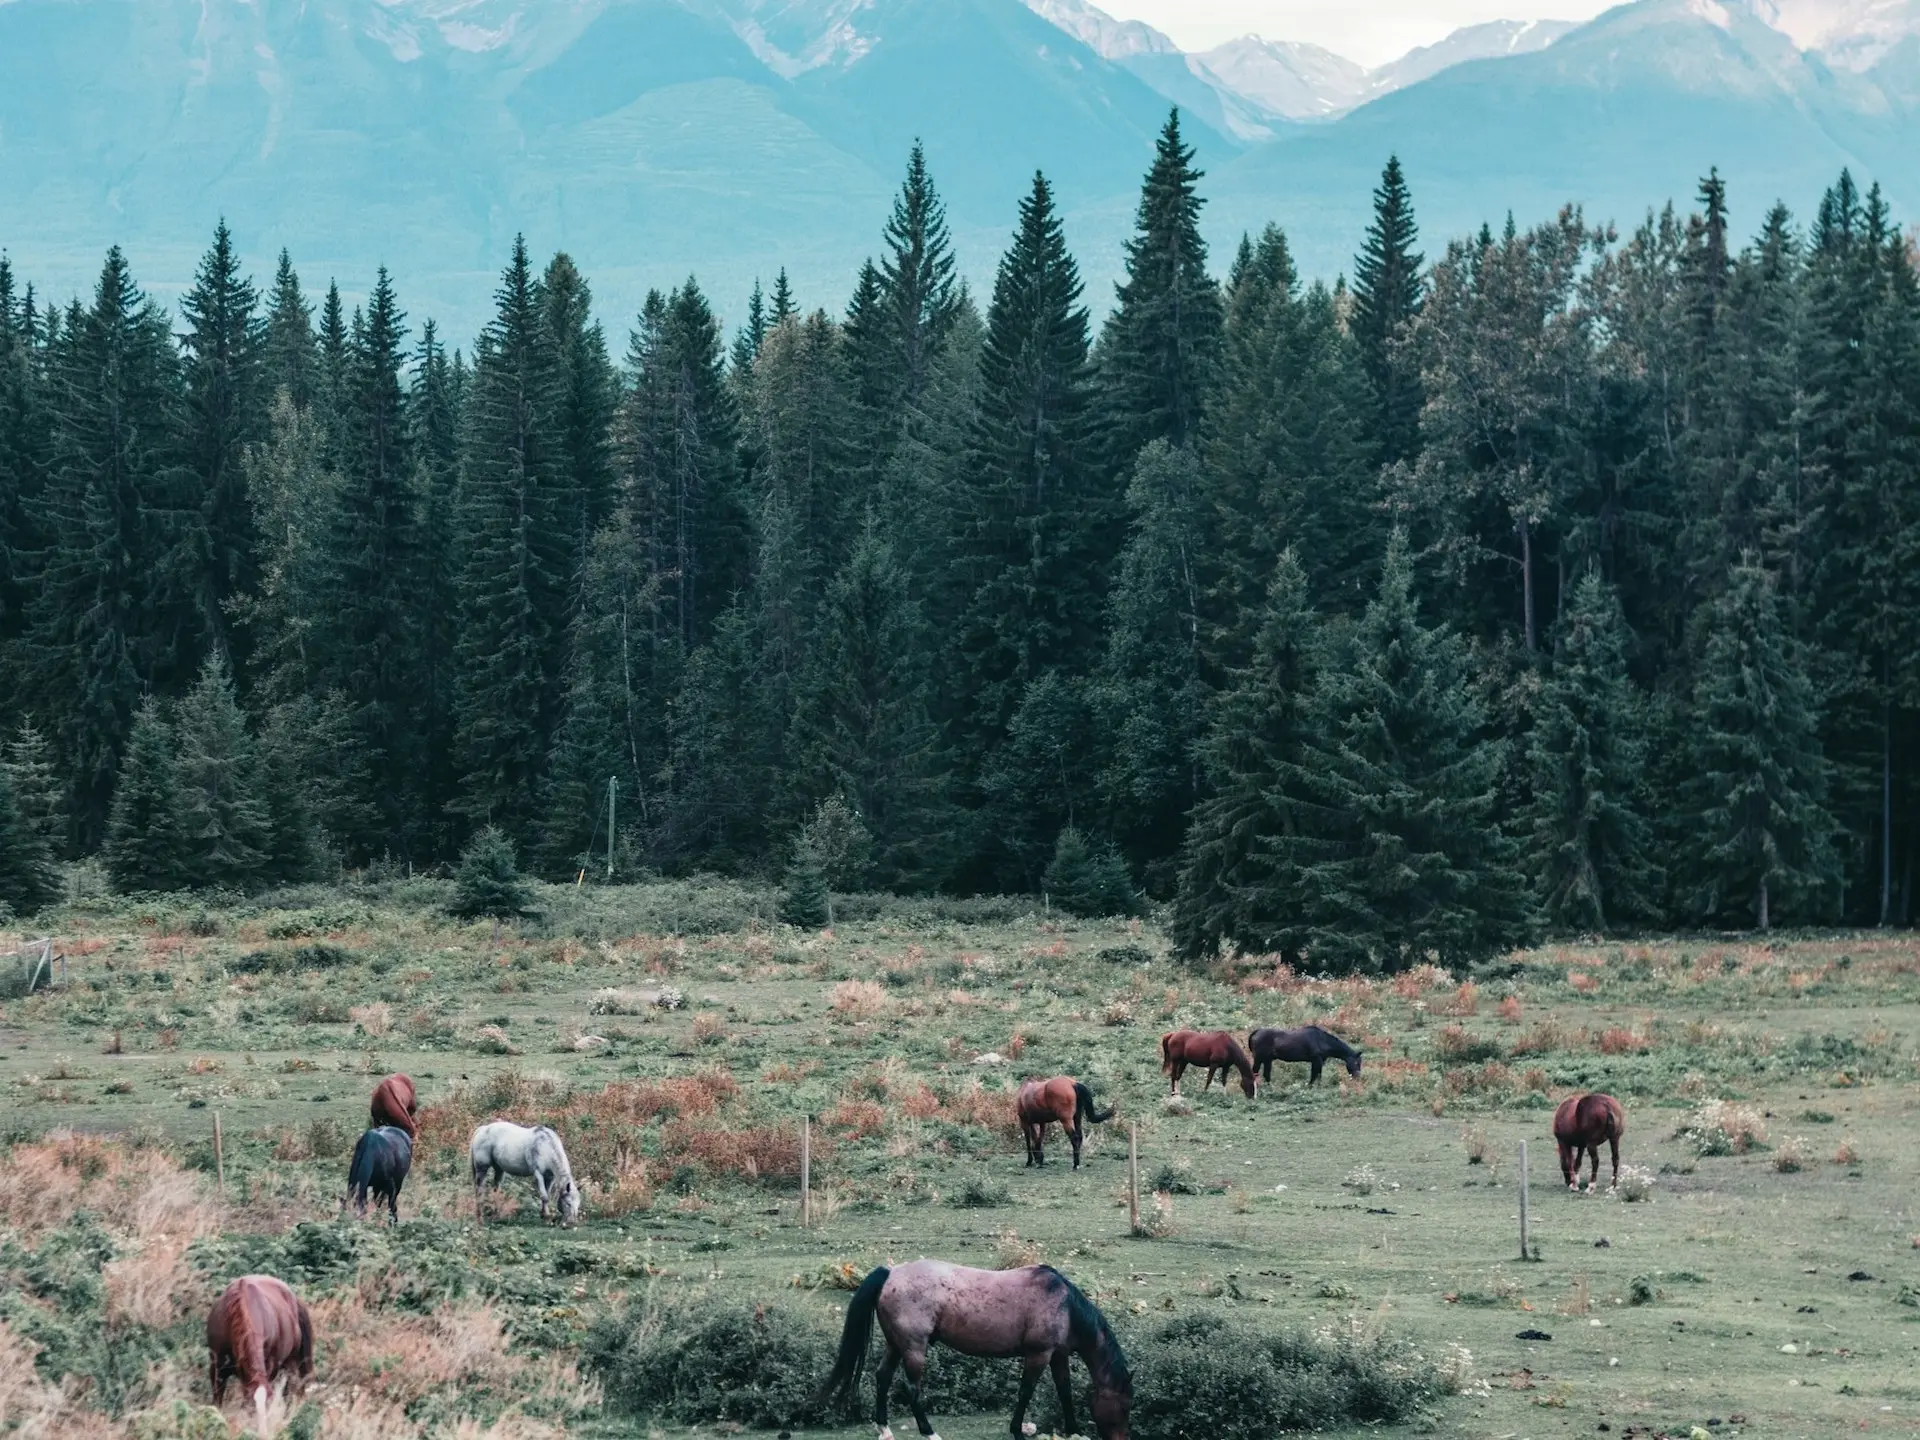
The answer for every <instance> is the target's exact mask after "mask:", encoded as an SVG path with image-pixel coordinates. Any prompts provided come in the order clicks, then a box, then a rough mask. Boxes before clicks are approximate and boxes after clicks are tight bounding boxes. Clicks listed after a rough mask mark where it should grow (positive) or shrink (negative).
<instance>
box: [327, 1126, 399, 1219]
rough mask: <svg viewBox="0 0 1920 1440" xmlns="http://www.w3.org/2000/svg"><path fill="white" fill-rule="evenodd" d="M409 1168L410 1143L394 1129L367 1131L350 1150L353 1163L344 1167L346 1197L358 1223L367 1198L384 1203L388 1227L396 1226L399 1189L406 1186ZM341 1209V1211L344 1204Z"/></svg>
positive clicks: (391, 1127)
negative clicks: (345, 1171)
mask: <svg viewBox="0 0 1920 1440" xmlns="http://www.w3.org/2000/svg"><path fill="white" fill-rule="evenodd" d="M412 1168H413V1141H412V1140H411V1139H410V1138H409V1137H408V1135H407V1132H406V1131H404V1130H402V1129H401V1128H400V1127H399V1126H398V1125H382V1126H379V1127H378V1128H376V1129H373V1130H369V1131H367V1133H366V1134H364V1135H362V1136H361V1137H360V1139H359V1141H358V1143H356V1144H355V1145H354V1147H353V1163H352V1164H350V1165H348V1167H347V1196H348V1198H349V1199H351V1200H352V1201H353V1207H354V1209H356V1210H357V1211H359V1212H360V1217H361V1218H362V1219H365V1218H366V1214H367V1196H368V1195H369V1194H371V1195H372V1196H373V1198H374V1199H375V1200H376V1201H378V1200H385V1201H386V1202H387V1217H388V1223H389V1224H393V1225H398V1224H399V1223H400V1187H401V1186H402V1185H404V1184H406V1183H407V1172H408V1171H409V1170H411V1169H412ZM341 1208H343V1209H344V1208H345V1205H344V1203H343V1204H342V1207H341Z"/></svg>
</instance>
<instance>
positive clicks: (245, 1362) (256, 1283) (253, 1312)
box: [207, 1275, 313, 1435]
mask: <svg viewBox="0 0 1920 1440" xmlns="http://www.w3.org/2000/svg"><path fill="white" fill-rule="evenodd" d="M207 1352H208V1355H209V1357H210V1358H209V1360H208V1362H207V1378H208V1379H209V1380H210V1381H211V1382H212V1385H213V1404H214V1408H215V1409H216V1410H217V1409H219V1408H220V1405H221V1404H222V1402H223V1401H225V1399H226V1396H227V1381H228V1380H229V1379H231V1378H232V1377H234V1376H236V1375H237V1376H239V1377H240V1384H241V1386H242V1389H243V1393H244V1394H248V1395H251V1396H253V1405H254V1409H255V1411H256V1412H257V1413H258V1415H259V1419H260V1424H259V1431H260V1433H261V1434H262V1435H265V1434H266V1433H267V1395H268V1391H269V1389H270V1388H271V1387H272V1385H273V1382H274V1381H275V1380H277V1379H278V1378H279V1377H280V1375H281V1373H282V1372H283V1371H286V1370H288V1369H292V1370H293V1371H294V1373H295V1374H296V1375H297V1376H298V1378H299V1382H300V1387H301V1389H303V1390H304V1389H305V1388H306V1382H307V1380H308V1379H309V1378H310V1377H311V1376H312V1375H313V1319H312V1317H311V1316H310V1315H308V1314H307V1307H306V1306H305V1305H303V1304H302V1303H301V1301H300V1297H299V1296H297V1295H295V1294H294V1293H293V1291H291V1290H290V1289H288V1288H287V1286H286V1283H285V1282H284V1281H281V1280H276V1279H274V1278H273V1276H271V1275H242V1276H241V1277H240V1278H239V1279H238V1280H236V1281H234V1282H233V1283H232V1284H231V1285H229V1286H228V1287H227V1288H226V1291H225V1293H223V1294H222V1295H221V1296H220V1298H219V1299H218V1300H216V1301H214V1302H213V1309H212V1310H210V1311H209V1312H208V1313H207Z"/></svg>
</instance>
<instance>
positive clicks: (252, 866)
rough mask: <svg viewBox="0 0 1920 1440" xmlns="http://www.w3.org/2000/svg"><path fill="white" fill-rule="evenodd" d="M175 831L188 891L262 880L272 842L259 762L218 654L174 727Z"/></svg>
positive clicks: (184, 701) (178, 712)
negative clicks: (262, 792) (262, 797)
mask: <svg viewBox="0 0 1920 1440" xmlns="http://www.w3.org/2000/svg"><path fill="white" fill-rule="evenodd" d="M172 728H173V741H174V747H175V749H174V762H173V770H174V795H175V801H176V804H177V806H178V811H177V818H176V819H175V822H174V831H175V834H176V836H177V839H178V843H179V847H180V855H181V859H182V861H183V868H184V873H183V875H182V879H183V880H184V882H185V883H186V885H187V886H189V887H190V888H193V889H212V888H219V889H225V890H240V891H246V890H250V889H252V888H253V887H254V886H255V885H256V884H257V883H259V881H260V880H261V879H262V877H263V876H264V874H265V871H266V866H267V860H268V855H269V853H270V852H271V851H272V850H273V849H274V844H273V841H274V836H273V831H272V824H271V820H270V818H269V816H268V813H267V808H266V806H265V804H264V803H263V802H262V799H261V795H260V791H261V785H262V777H261V774H260V757H259V753H258V750H257V748H256V746H255V743H254V739H253V736H252V735H251V734H250V733H249V732H248V730H247V721H246V716H245V715H243V714H242V713H241V711H240V706H239V704H238V702H236V701H235V699H234V697H233V682H232V680H231V679H230V678H229V677H228V674H227V668H226V666H225V664H223V663H222V661H221V659H220V657H219V655H218V654H217V653H216V654H215V655H213V656H212V657H211V658H209V659H208V661H207V664H206V668H205V669H204V670H203V671H202V672H201V676H200V680H199V682H198V683H197V684H196V685H195V686H194V687H193V689H192V690H190V691H188V692H187V694H186V695H185V697H183V698H182V699H181V701H180V704H179V706H178V707H177V710H176V713H175V715H174V721H173V727H172Z"/></svg>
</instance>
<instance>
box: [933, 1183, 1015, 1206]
mask: <svg viewBox="0 0 1920 1440" xmlns="http://www.w3.org/2000/svg"><path fill="white" fill-rule="evenodd" d="M947 1201H948V1203H949V1204H951V1205H954V1206H956V1207H958V1208H959V1209H962V1210H990V1209H992V1208H993V1207H994V1206H996V1205H1011V1204H1012V1203H1013V1192H1012V1191H1010V1190H1008V1189H1007V1187H1006V1186H1005V1185H1002V1184H1001V1183H1000V1182H999V1181H998V1180H994V1179H991V1178H990V1177H988V1176H986V1175H974V1176H970V1177H969V1178H968V1180H967V1181H966V1183H965V1184H963V1185H962V1186H961V1187H960V1188H959V1189H958V1190H956V1191H954V1192H953V1194H951V1195H950V1196H948V1197H947Z"/></svg>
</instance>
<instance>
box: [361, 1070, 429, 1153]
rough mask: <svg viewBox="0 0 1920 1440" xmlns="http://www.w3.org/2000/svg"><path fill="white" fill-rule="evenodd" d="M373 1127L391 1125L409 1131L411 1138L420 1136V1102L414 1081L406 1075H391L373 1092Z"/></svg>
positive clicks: (409, 1137) (408, 1134) (408, 1136)
mask: <svg viewBox="0 0 1920 1440" xmlns="http://www.w3.org/2000/svg"><path fill="white" fill-rule="evenodd" d="M372 1108H373V1128H374V1129H376V1130H377V1129H379V1128H380V1127H381V1126H382V1125H391V1126H392V1127H393V1128H394V1129H396V1130H404V1131H406V1132H407V1138H408V1139H409V1140H418V1139H419V1138H420V1122H419V1121H418V1120H416V1119H414V1116H416V1115H417V1114H419V1113H420V1102H419V1100H418V1099H416V1098H415V1097H414V1093H413V1081H412V1080H410V1079H408V1078H407V1077H406V1076H405V1075H389V1076H387V1078H386V1079H384V1080H382V1081H381V1082H380V1084H379V1086H378V1087H377V1088H376V1089H375V1090H374V1092H373V1107H372Z"/></svg>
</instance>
